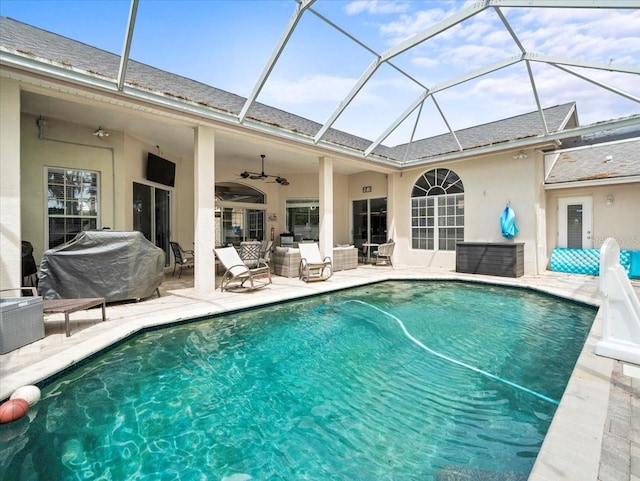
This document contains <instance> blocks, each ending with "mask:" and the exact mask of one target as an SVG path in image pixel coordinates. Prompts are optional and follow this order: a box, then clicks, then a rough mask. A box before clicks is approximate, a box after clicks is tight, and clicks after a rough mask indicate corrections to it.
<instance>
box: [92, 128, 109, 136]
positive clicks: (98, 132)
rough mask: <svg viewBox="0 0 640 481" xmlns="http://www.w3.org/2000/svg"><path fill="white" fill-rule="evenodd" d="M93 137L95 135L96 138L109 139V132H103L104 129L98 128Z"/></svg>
mask: <svg viewBox="0 0 640 481" xmlns="http://www.w3.org/2000/svg"><path fill="white" fill-rule="evenodd" d="M93 135H95V136H96V137H100V138H103V137H109V132H105V131H104V130H102V127H100V126H98V130H96V131H95V132H94V133H93Z"/></svg>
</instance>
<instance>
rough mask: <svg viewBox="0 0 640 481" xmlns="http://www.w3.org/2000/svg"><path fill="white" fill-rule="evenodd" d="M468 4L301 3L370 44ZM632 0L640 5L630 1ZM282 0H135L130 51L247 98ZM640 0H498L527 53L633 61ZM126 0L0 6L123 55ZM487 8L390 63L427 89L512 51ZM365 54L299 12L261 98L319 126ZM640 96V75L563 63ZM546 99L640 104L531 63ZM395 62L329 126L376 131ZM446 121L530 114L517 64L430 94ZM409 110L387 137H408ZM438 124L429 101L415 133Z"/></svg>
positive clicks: (584, 110)
mask: <svg viewBox="0 0 640 481" xmlns="http://www.w3.org/2000/svg"><path fill="white" fill-rule="evenodd" d="M471 3H472V2H464V1H434V0H427V1H420V0H411V1H404V0H396V1H381V0H380V1H376V0H356V1H347V0H317V2H316V3H315V4H313V6H312V8H313V9H314V10H315V11H316V12H318V13H319V14H321V15H323V16H324V17H326V18H328V19H329V20H330V21H332V22H333V23H335V24H336V25H338V26H339V27H341V28H343V29H344V30H346V31H348V32H349V33H350V34H351V35H353V36H354V37H356V38H357V39H358V40H360V41H361V42H362V43H364V44H365V45H366V46H368V47H369V48H370V49H372V50H373V51H375V52H376V53H378V54H379V53H382V52H384V51H386V50H387V49H389V48H391V47H393V46H395V45H397V44H398V43H400V42H401V41H403V40H405V39H406V38H408V37H410V36H411V35H414V34H416V33H419V32H421V31H422V30H424V29H425V28H428V27H429V26H431V25H433V24H434V23H436V22H439V21H441V20H443V19H444V18H446V17H448V16H449V15H451V14H453V13H454V12H456V11H459V10H460V9H462V8H465V7H467V6H469V5H470V4H471ZM635 3H636V4H638V3H640V2H635ZM295 6H296V3H295V2H294V1H293V0H258V1H255V0H236V1H227V0H195V1H189V0H183V1H173V0H140V4H139V8H138V15H137V20H136V29H135V34H134V37H133V44H132V49H131V58H133V59H134V60H137V61H140V62H143V63H146V64H149V65H152V66H154V67H158V68H161V69H164V70H168V71H171V72H174V73H177V74H180V75H183V76H185V77H189V78H192V79H195V80H198V81H201V82H204V83H206V84H209V85H212V86H215V87H218V88H221V89H224V90H228V91H230V92H233V93H236V94H238V95H242V96H247V95H249V93H250V92H251V90H252V88H253V86H254V84H255V82H256V79H257V78H258V76H259V74H260V72H261V71H262V69H263V68H264V66H265V64H266V62H267V59H268V58H269V56H270V54H271V52H272V51H273V48H274V47H275V45H276V43H277V41H278V39H279V38H280V36H281V34H282V32H283V30H284V28H285V25H286V24H287V22H288V21H289V18H290V17H291V15H292V14H293V12H294V9H295ZM638 7H640V5H637V8H635V9H626V10H598V9H595V10H587V9H546V8H535V9H530V8H503V9H502V13H503V14H504V16H505V17H506V19H507V20H508V22H509V24H510V25H511V26H512V28H513V29H514V30H515V31H516V33H517V35H518V37H519V38H520V40H521V42H522V43H523V45H524V47H525V49H526V51H527V52H532V53H538V54H542V55H550V56H556V57H563V58H572V59H579V60H587V61H592V62H599V63H607V64H609V63H610V64H612V65H621V66H633V67H638V66H640V9H639V8H638ZM128 11H129V1H128V0H112V1H101V0H85V1H81V0H75V1H69V0H67V1H47V0H22V1H16V0H3V1H2V2H0V13H1V14H2V15H3V16H8V17H11V18H14V19H16V20H20V21H23V22H25V23H29V24H32V25H35V26H37V27H40V28H43V29H46V30H50V31H52V32H55V33H58V34H61V35H64V36H66V37H69V38H73V39H76V40H80V41H82V42H85V43H88V44H91V45H93V46H96V47H99V48H102V49H105V50H108V51H110V52H113V53H116V54H120V53H121V51H122V44H123V40H124V35H125V29H126V22H127V16H128ZM518 53H519V50H518V48H517V46H516V44H515V43H514V41H513V39H512V38H511V37H510V35H509V33H508V31H507V30H506V28H504V26H503V24H502V22H501V20H500V18H499V16H498V14H497V13H496V12H495V11H494V10H493V9H489V10H487V11H485V12H482V13H480V14H478V15H476V16H474V17H472V18H471V19H468V20H466V21H465V22H463V23H462V24H461V25H458V26H456V27H454V28H451V29H449V30H447V31H446V32H444V33H443V34H440V35H438V36H437V37H435V38H432V39H430V40H428V41H426V42H424V43H423V44H421V45H419V46H417V47H415V48H413V49H411V50H409V51H407V52H405V53H403V54H401V55H399V56H397V57H396V58H394V59H393V64H394V65H395V67H397V68H399V69H401V70H402V71H404V72H406V73H408V74H409V75H411V76H412V77H413V78H415V79H416V80H417V81H419V82H421V83H422V84H423V85H425V86H427V87H430V88H431V87H433V86H434V85H438V84H441V83H442V82H446V81H448V80H450V79H452V78H456V77H458V76H460V75H464V74H466V73H469V72H471V71H473V70H475V69H477V68H480V67H484V66H487V65H490V64H492V63H494V62H496V61H499V60H504V59H506V58H508V57H510V56H513V55H516V54H518ZM374 58H375V56H374V54H372V53H371V52H369V51H367V50H366V49H364V48H362V47H361V46H360V45H358V44H356V43H355V42H353V41H352V40H350V39H349V38H347V37H346V36H344V35H343V34H342V33H340V32H338V31H337V30H335V29H334V28H332V27H331V26H329V25H327V23H325V22H324V21H322V20H321V19H319V18H318V17H317V16H316V15H314V14H312V13H311V12H306V13H305V14H304V15H303V17H302V19H301V21H300V24H299V26H298V27H297V29H296V32H295V33H294V35H293V36H292V38H291V39H290V41H289V44H288V45H287V47H286V49H285V50H284V52H283V54H282V56H281V57H280V59H279V61H278V63H277V64H276V67H275V68H274V70H273V72H272V74H271V76H270V78H269V81H268V82H267V84H266V85H265V87H264V89H263V91H262V93H261V95H260V97H259V98H258V101H260V102H263V103H266V104H269V105H272V106H274V107H278V108H281V109H283V110H287V111H289V112H293V113H296V114H299V115H302V116H303V117H306V118H309V119H312V120H315V121H317V122H320V123H324V122H325V121H326V120H327V118H328V117H329V116H330V115H331V113H332V112H333V111H334V109H335V108H336V107H337V106H338V105H339V103H340V102H341V100H342V99H343V98H344V97H345V95H346V94H347V93H348V92H349V91H350V90H351V88H352V86H353V85H354V84H355V82H356V81H357V79H358V78H359V77H360V76H361V75H362V74H363V72H364V71H365V70H366V68H367V67H368V66H369V65H370V63H371V62H372V61H373V60H374ZM573 70H574V71H576V72H580V73H583V74H586V75H589V76H590V77H591V78H593V79H596V80H598V81H600V82H605V83H607V84H609V85H612V86H613V87H615V88H617V89H620V90H622V91H625V92H627V93H629V94H632V95H634V96H637V97H638V96H640V81H639V79H638V76H637V75H633V74H620V73H612V72H607V71H593V70H588V71H587V70H583V69H579V68H573ZM532 71H533V75H534V79H535V82H536V86H537V88H538V91H539V94H540V101H541V103H542V105H543V106H545V107H550V106H553V105H558V104H561V103H564V102H570V101H576V102H577V103H578V115H579V119H580V121H581V123H582V124H587V123H593V122H596V121H601V120H606V119H612V118H619V117H624V116H627V115H630V114H634V113H640V105H639V104H638V103H636V102H634V101H632V100H629V99H626V98H624V97H621V96H619V95H616V94H614V93H611V92H608V91H606V90H602V89H600V88H598V87H596V86H594V85H593V84H591V83H589V82H586V81H584V80H582V79H579V78H577V77H575V76H573V75H570V74H567V73H565V72H563V71H561V70H559V69H557V68H555V67H552V66H549V65H546V64H541V63H539V62H532ZM421 92H422V90H421V88H420V87H419V86H418V85H417V84H416V83H415V82H414V81H412V80H410V79H408V78H407V77H406V76H404V75H403V74H402V73H400V72H398V70H396V68H394V67H391V66H389V65H386V64H385V65H383V66H382V67H380V68H379V69H378V70H377V71H376V73H375V74H374V76H373V77H372V78H371V80H370V81H369V82H368V83H367V85H366V86H365V88H363V89H362V91H360V93H359V94H358V95H357V96H356V98H355V99H354V101H353V102H352V103H351V104H350V105H349V107H348V108H347V109H346V110H345V112H344V114H343V115H342V116H341V117H340V118H339V119H338V121H337V122H336V124H335V125H334V126H335V127H336V128H340V129H343V130H346V131H348V132H350V133H353V134H356V135H361V136H363V137H366V138H369V139H372V140H373V139H375V138H377V137H378V136H379V135H380V134H381V133H382V132H383V131H384V129H385V128H386V126H387V125H388V124H389V123H390V122H392V121H393V120H395V119H396V117H398V115H400V114H401V113H402V112H403V111H404V110H405V109H406V108H407V106H408V105H410V104H411V102H412V101H413V100H414V99H416V98H417V97H418V95H420V93H421ZM435 99H436V100H437V102H438V105H439V107H440V108H441V109H442V111H443V112H444V114H445V116H446V118H447V120H448V122H449V123H450V124H451V126H452V127H453V128H454V129H461V128H465V127H469V126H472V125H478V124H481V123H485V122H490V121H493V120H498V119H501V118H505V117H510V116H512V115H518V114H521V113H524V112H529V111H533V110H535V108H536V104H535V99H534V97H533V94H532V90H531V87H530V82H529V77H528V73H527V69H526V66H525V64H524V63H522V62H521V63H519V64H517V65H514V66H512V67H509V68H506V69H502V70H500V71H497V72H494V73H492V74H490V75H487V76H484V77H481V78H479V79H475V80H471V81H468V82H465V83H464V84H462V85H459V86H456V87H454V88H451V89H447V90H446V91H443V92H439V93H437V94H436V95H435ZM416 116H417V111H416V112H414V113H413V115H412V116H411V117H410V118H409V119H408V120H407V121H406V122H405V123H404V124H403V125H402V126H401V128H399V129H398V130H397V131H396V132H394V134H392V135H391V136H390V137H389V138H388V139H387V141H385V143H387V144H389V145H392V144H396V143H401V142H406V141H408V140H409V136H410V135H411V131H412V130H413V127H414V123H415V119H416ZM445 131H447V128H446V124H445V123H444V121H443V120H442V117H441V116H440V115H439V113H438V110H437V108H436V106H435V104H434V102H432V101H431V100H428V101H427V102H426V103H425V106H424V108H423V110H422V113H421V117H420V122H419V124H418V126H417V128H416V134H415V135H416V138H420V137H426V136H430V135H435V134H439V133H443V132H445Z"/></svg>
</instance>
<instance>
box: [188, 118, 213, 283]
mask: <svg viewBox="0 0 640 481" xmlns="http://www.w3.org/2000/svg"><path fill="white" fill-rule="evenodd" d="M194 142H195V145H194V147H195V148H194V166H193V175H194V179H193V185H194V196H193V197H194V202H195V209H194V212H195V219H194V228H195V232H194V239H195V255H196V265H195V272H194V287H195V289H196V290H197V291H200V292H213V291H214V290H215V272H216V269H215V254H214V253H213V248H214V246H215V232H214V229H215V217H216V213H215V185H216V182H215V131H214V130H213V129H210V128H206V127H198V128H196V131H195V139H194Z"/></svg>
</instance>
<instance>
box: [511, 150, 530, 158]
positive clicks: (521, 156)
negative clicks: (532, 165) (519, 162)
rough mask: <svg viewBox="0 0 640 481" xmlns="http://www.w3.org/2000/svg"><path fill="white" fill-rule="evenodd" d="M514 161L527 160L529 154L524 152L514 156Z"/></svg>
mask: <svg viewBox="0 0 640 481" xmlns="http://www.w3.org/2000/svg"><path fill="white" fill-rule="evenodd" d="M513 158H514V159H526V158H527V154H525V153H524V152H523V151H522V150H521V151H520V152H518V153H517V154H516V155H514V156H513Z"/></svg>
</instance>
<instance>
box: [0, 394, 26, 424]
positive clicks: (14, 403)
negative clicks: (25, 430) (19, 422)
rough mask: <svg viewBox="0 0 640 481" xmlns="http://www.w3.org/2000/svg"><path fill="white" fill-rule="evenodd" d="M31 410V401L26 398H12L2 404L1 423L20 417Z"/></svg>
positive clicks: (0, 411)
mask: <svg viewBox="0 0 640 481" xmlns="http://www.w3.org/2000/svg"><path fill="white" fill-rule="evenodd" d="M28 411H29V403H28V402H27V401H25V400H24V399H10V400H9V401H7V402H6V403H4V404H2V405H0V424H6V423H10V422H11V421H15V420H16V419H20V418H21V417H22V416H24V415H25V414H27V412H28Z"/></svg>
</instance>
